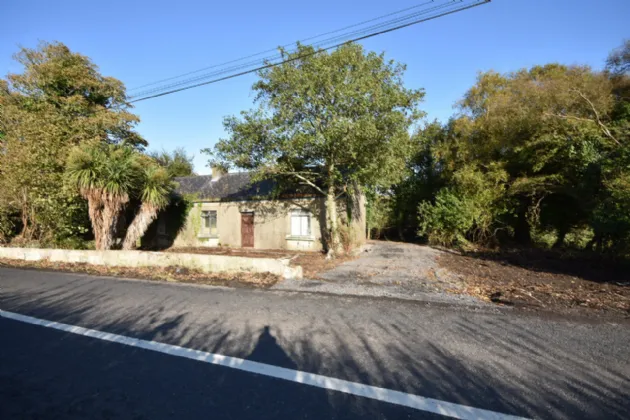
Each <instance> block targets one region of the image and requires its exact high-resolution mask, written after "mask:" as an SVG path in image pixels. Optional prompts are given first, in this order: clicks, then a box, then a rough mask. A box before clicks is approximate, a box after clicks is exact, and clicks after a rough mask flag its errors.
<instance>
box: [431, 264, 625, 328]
mask: <svg viewBox="0 0 630 420" xmlns="http://www.w3.org/2000/svg"><path fill="white" fill-rule="evenodd" d="M438 264H439V265H440V266H441V267H444V268H446V269H447V270H448V271H450V272H451V273H454V274H457V275H459V276H460V277H461V279H462V280H463V282H464V289H463V292H464V293H466V294H469V295H472V296H476V297H479V298H482V299H484V300H487V301H491V302H495V303H497V304H501V305H509V306H517V307H526V308H533V309H544V310H549V311H554V312H569V313H575V312H582V313H583V312H585V311H586V312H588V313H590V314H594V313H602V314H610V315H615V316H618V315H621V316H623V317H624V318H630V281H629V280H628V278H627V276H628V275H629V274H630V273H628V272H627V271H626V274H625V275H623V274H622V271H623V270H621V269H620V267H619V265H618V264H610V263H609V264H608V265H602V266H599V265H598V264H599V263H598V262H596V261H589V260H584V259H578V258H573V257H570V258H562V257H560V256H558V255H551V254H549V253H534V252H532V253H523V252H518V253H514V252H506V253H490V252H488V253H477V254H473V255H460V254H456V253H453V252H445V253H443V254H442V255H441V256H440V257H439V259H438ZM580 266H584V269H583V270H582V271H580V270H579V267H580ZM580 272H581V273H582V274H581V275H580V274H577V273H580Z"/></svg>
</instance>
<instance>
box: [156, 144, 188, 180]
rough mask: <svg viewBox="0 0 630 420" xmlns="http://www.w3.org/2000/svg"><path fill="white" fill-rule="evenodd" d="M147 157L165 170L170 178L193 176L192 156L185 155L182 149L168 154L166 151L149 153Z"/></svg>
mask: <svg viewBox="0 0 630 420" xmlns="http://www.w3.org/2000/svg"><path fill="white" fill-rule="evenodd" d="M148 156H149V157H151V158H152V159H153V160H154V161H155V162H157V164H158V165H160V166H162V167H163V168H166V170H167V171H168V174H169V176H170V177H171V178H175V177H179V176H191V175H194V174H195V173H194V171H193V163H192V161H193V156H189V155H187V154H186V151H185V150H184V149H183V148H178V149H175V150H173V152H170V153H169V152H168V151H166V150H162V151H161V152H150V153H148Z"/></svg>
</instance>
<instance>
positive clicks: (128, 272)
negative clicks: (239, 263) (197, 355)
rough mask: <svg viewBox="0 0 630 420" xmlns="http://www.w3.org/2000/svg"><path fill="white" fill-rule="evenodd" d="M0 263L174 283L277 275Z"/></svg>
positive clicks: (255, 280)
mask: <svg viewBox="0 0 630 420" xmlns="http://www.w3.org/2000/svg"><path fill="white" fill-rule="evenodd" d="M0 267H12V268H30V269H42V270H52V271H62V272H70V273H81V274H90V275H95V276H111V277H126V278H135V279H144V280H156V281H166V282H175V283H192V284H205V285H213V286H228V287H248V288H262V289H266V288H269V287H271V286H273V285H274V284H276V283H277V282H278V281H280V277H278V276H276V275H274V274H271V273H246V272H243V273H227V272H226V273H204V272H202V271H199V270H193V269H189V268H185V267H108V266H102V265H90V264H78V263H62V262H51V261H48V260H42V261H23V260H11V259H6V258H0Z"/></svg>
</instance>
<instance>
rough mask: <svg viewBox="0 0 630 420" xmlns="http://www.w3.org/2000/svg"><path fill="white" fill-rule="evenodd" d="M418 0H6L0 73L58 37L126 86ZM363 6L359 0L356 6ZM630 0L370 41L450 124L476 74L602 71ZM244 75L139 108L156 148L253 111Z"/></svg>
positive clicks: (498, 12)
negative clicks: (20, 52) (570, 68)
mask: <svg viewBox="0 0 630 420" xmlns="http://www.w3.org/2000/svg"><path fill="white" fill-rule="evenodd" d="M418 3H420V0H389V1H387V2H383V1H378V0H366V1H363V2H358V1H344V0H335V1H333V0H320V1H317V2H301V1H295V0H267V1H228V2H223V1H221V2H219V1H196V2H195V1H187V0H179V1H172V0H171V1H163V0H151V1H148V0H125V1H120V0H108V1H85V0H81V1H74V0H73V1H71V0H65V1H50V0H39V1H33V0H4V1H3V2H2V6H0V10H1V11H2V16H3V18H4V19H3V22H2V24H1V25H0V74H1V75H2V76H4V75H5V74H6V73H8V72H17V71H20V67H19V66H18V65H17V64H16V63H15V62H13V61H12V59H11V55H12V54H13V53H15V52H16V51H17V49H18V46H19V45H23V46H27V47H34V46H36V45H37V42H38V40H45V41H55V40H56V41H61V42H63V43H65V44H66V45H68V46H69V47H70V48H71V49H72V50H73V51H77V52H80V53H82V54H85V55H87V56H89V57H91V58H92V60H93V61H94V62H95V63H96V64H97V65H98V66H99V67H100V69H101V71H102V73H103V74H105V75H108V76H113V77H116V78H118V79H120V80H122V81H123V82H125V84H126V85H127V87H128V88H133V87H137V86H139V85H143V84H145V83H149V82H152V81H155V80H159V79H162V78H165V77H170V76H173V75H177V74H180V73H184V72H187V71H191V70H196V69H198V68H201V67H206V66H209V65H212V64H216V63H222V62H225V61H228V60H230V59H235V58H240V57H242V56H244V55H248V54H250V53H256V52H259V51H262V50H266V49H269V48H273V47H275V46H277V45H282V44H286V43H290V42H293V41H295V40H298V39H303V38H307V37H309V36H312V35H316V34H320V33H322V32H326V31H329V30H334V29H338V28H341V27H344V26H347V25H349V24H353V23H356V22H360V21H363V20H366V19H370V18H373V17H376V16H379V15H382V14H385V13H389V12H392V11H395V10H398V9H402V8H405V7H409V6H412V5H415V4H418ZM358 4H361V5H360V6H357V5H358ZM629 16H630V1H629V0H600V1H596V0H494V1H493V2H492V3H490V4H487V5H485V6H481V7H479V8H476V9H473V10H469V11H464V12H461V13H458V14H455V15H451V16H447V17H445V18H441V19H438V20H435V21H431V22H427V23H423V24H420V25H417V26H413V27H411V28H407V29H403V30H401V31H397V32H394V33H390V34H387V35H384V36H380V37H377V38H373V39H371V40H368V41H366V42H364V45H365V46H366V47H367V48H368V49H371V50H375V51H379V52H380V51H385V52H386V54H387V56H388V57H389V58H392V59H395V60H397V61H400V62H402V63H406V64H407V65H408V69H407V74H406V77H405V83H406V85H407V86H408V87H410V88H418V87H424V88H425V89H426V92H427V96H426V100H425V102H424V104H423V109H424V110H425V111H426V112H427V113H428V117H429V118H430V119H433V118H438V119H440V120H446V119H447V118H448V117H449V116H450V115H451V114H452V113H453V104H454V103H455V102H456V101H457V100H458V99H460V98H461V96H462V95H463V94H464V92H465V91H466V90H467V89H468V88H469V87H470V86H471V85H472V84H473V83H474V81H475V77H476V74H477V72H478V71H483V70H490V69H493V70H497V71H500V72H508V71H511V70H515V69H518V68H521V67H528V66H531V65H534V64H543V63H547V62H552V61H553V62H561V63H566V64H588V65H591V66H593V67H594V68H601V67H602V66H603V62H604V60H605V58H606V56H607V54H608V52H609V51H610V50H611V49H613V48H615V47H617V46H619V45H620V44H621V42H622V40H623V39H624V38H630V25H629V21H628V17H629ZM254 80H255V76H253V75H249V76H245V77H241V78H237V79H233V80H230V81H226V82H223V83H220V84H214V85H210V86H206V87H202V88H198V89H193V90H189V91H187V92H183V93H179V94H175V95H169V96H166V97H163V98H158V99H154V100H150V101H146V102H141V103H138V104H137V107H136V109H135V112H136V113H137V114H138V115H139V116H140V118H141V119H142V123H141V124H140V126H139V127H138V128H139V131H140V133H141V134H142V135H144V136H145V137H146V138H147V140H148V141H149V143H150V148H151V149H162V148H166V149H173V148H175V147H180V146H181V147H184V148H185V149H186V150H187V151H188V152H189V153H191V154H195V167H196V170H197V171H198V172H199V173H207V172H208V171H209V169H208V168H206V167H205V163H206V159H205V157H204V156H203V155H201V154H200V153H199V150H200V149H201V148H203V147H209V146H212V145H213V144H214V143H215V142H216V140H217V139H218V138H221V137H222V136H223V135H224V132H223V127H222V118H223V116H225V115H230V114H237V113H238V112H240V111H241V110H243V109H247V108H250V107H251V105H252V99H253V96H252V94H251V91H250V87H251V85H252V83H253V82H254Z"/></svg>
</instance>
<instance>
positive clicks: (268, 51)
mask: <svg viewBox="0 0 630 420" xmlns="http://www.w3.org/2000/svg"><path fill="white" fill-rule="evenodd" d="M434 2H435V0H430V1H427V2H424V3H420V4H417V5H415V6H411V7H407V8H405V9H400V10H397V11H395V12H391V13H387V14H385V15H381V16H378V17H375V18H372V19H369V20H364V21H363V22H359V23H355V24H353V25H349V26H345V27H343V28H340V29H335V30H334V31H329V32H325V33H322V34H319V35H315V36H311V37H308V38H304V39H302V40H299V41H297V42H299V43H306V42H308V41H311V40H314V39H317V38H321V37H323V36H327V35H331V34H334V33H338V32H341V31H345V30H348V29H351V28H356V27H357V26H362V25H365V24H367V23H371V22H374V21H377V20H381V19H383V18H386V17H389V16H394V15H397V14H400V13H403V12H407V11H409V10H413V9H417V8H418V7H422V6H426V5H427V4H430V3H434ZM294 44H295V43H293V42H292V43H290V44H286V45H283V46H282V48H286V47H290V46H292V45H294ZM277 50H278V48H277V47H276V48H271V49H269V50H265V51H261V52H258V53H255V54H251V55H248V56H246V57H241V58H237V59H235V60H230V61H226V62H225V63H221V64H214V65H212V66H208V67H204V68H201V69H198V70H194V71H190V72H188V73H184V74H180V75H178V76H173V77H168V78H166V79H162V80H157V81H155V82H151V83H147V84H144V85H141V86H137V87H134V88H132V89H129V92H133V91H135V90H139V89H141V88H143V87H147V86H153V85H157V84H159V83H162V82H168V81H170V80H174V79H179V78H181V77H185V76H189V75H191V74H195V73H200V72H202V71H205V70H210V69H213V68H217V67H223V66H225V65H228V64H232V63H237V62H239V61H243V60H247V59H249V58H253V57H257V56H259V55H262V54H267V53H270V52H275V51H277Z"/></svg>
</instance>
